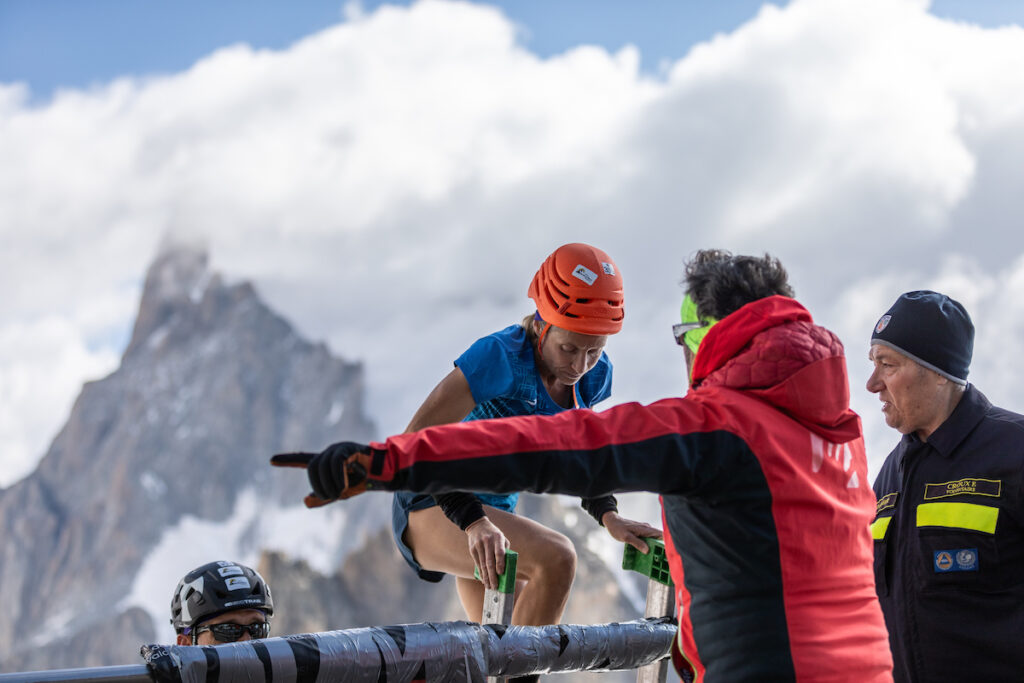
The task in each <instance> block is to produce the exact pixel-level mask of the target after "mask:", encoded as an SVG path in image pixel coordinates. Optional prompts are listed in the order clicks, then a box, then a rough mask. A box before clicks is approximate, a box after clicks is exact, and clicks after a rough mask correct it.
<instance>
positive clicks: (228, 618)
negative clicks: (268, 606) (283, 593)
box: [178, 609, 267, 645]
mask: <svg viewBox="0 0 1024 683" xmlns="http://www.w3.org/2000/svg"><path fill="white" fill-rule="evenodd" d="M266 620H267V617H266V615H265V614H263V612H261V611H260V610H258V609H240V610H235V611H233V612H225V613H224V614H221V615H219V616H216V617H213V618H211V619H208V620H206V621H204V622H203V623H201V624H199V626H197V627H196V628H197V629H202V628H203V627H204V626H213V625H214V624H239V625H241V626H248V625H249V624H262V623H264V622H266ZM243 640H252V637H251V636H250V635H249V632H248V631H243V632H242V637H241V638H239V639H238V641H235V642H240V641H243ZM191 644H192V639H191V636H187V635H185V634H179V635H178V645H191ZM223 644H224V641H220V640H217V639H216V638H215V637H214V635H213V633H212V632H211V631H207V630H203V631H202V632H201V633H200V634H199V635H198V636H196V645H223Z"/></svg>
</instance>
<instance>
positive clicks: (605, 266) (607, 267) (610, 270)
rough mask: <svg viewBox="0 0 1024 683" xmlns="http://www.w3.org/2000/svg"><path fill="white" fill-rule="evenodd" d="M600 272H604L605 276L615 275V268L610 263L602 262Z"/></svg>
mask: <svg viewBox="0 0 1024 683" xmlns="http://www.w3.org/2000/svg"><path fill="white" fill-rule="evenodd" d="M601 270H603V271H604V274H605V275H612V276H614V275H615V266H613V265H612V264H610V263H605V262H604V261H601Z"/></svg>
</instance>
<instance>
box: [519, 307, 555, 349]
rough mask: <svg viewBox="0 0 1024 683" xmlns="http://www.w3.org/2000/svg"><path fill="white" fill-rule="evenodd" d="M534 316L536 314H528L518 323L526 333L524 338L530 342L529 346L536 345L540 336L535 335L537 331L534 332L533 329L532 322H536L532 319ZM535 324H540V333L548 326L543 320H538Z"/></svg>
mask: <svg viewBox="0 0 1024 683" xmlns="http://www.w3.org/2000/svg"><path fill="white" fill-rule="evenodd" d="M535 315H536V313H530V314H529V315H526V316H523V320H522V322H521V323H519V324H520V325H522V326H523V330H525V331H526V338H527V339H529V340H530V344H534V345H535V344H536V343H537V340H538V339H540V335H539V334H537V330H535V329H534V327H533V321H534V320H537V319H536V318H535V317H534V316H535ZM537 322H539V323H540V329H541V331H543V330H544V328H545V327H547V326H548V322H547V321H545V320H538V321H537Z"/></svg>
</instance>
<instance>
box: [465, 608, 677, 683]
mask: <svg viewBox="0 0 1024 683" xmlns="http://www.w3.org/2000/svg"><path fill="white" fill-rule="evenodd" d="M484 628H485V630H487V631H488V632H489V635H488V640H489V642H488V645H487V648H486V649H487V654H488V662H487V667H488V674H489V675H491V676H522V675H526V674H531V673H538V674H539V673H557V672H566V671H617V670H622V669H636V668H639V667H641V666H644V665H646V664H650V663H651V662H654V661H657V660H659V659H662V658H664V657H667V656H668V654H669V649H670V648H671V646H672V639H673V638H674V637H675V634H676V624H675V622H674V621H673V620H671V619H666V618H663V619H642V620H636V621H630V622H625V623H617V624H598V625H593V626H579V625H575V624H557V625H553V626H509V627H506V628H505V629H502V628H501V627H494V626H487V627H484ZM502 631H504V632H502Z"/></svg>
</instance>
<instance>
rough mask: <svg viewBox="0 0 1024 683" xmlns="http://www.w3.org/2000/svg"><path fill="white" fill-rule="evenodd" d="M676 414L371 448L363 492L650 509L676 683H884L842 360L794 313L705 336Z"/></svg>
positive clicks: (623, 414) (424, 436)
mask: <svg viewBox="0 0 1024 683" xmlns="http://www.w3.org/2000/svg"><path fill="white" fill-rule="evenodd" d="M692 378H693V386H692V388H691V390H690V391H689V393H688V394H687V395H686V396H685V397H684V398H674V399H665V400H662V401H658V402H656V403H653V404H650V405H647V406H641V405H639V404H636V403H629V404H623V405H619V406H615V407H613V408H610V409H608V410H606V411H603V412H599V413H598V412H592V411H575V410H573V411H567V412H565V413H562V414H559V415H555V416H544V417H541V416H530V417H515V418H504V419H499V420H482V421H478V422H470V423H461V424H454V425H441V426H437V427H431V428H428V429H424V430H422V431H420V432H416V433H412V434H404V435H401V436H396V437H392V438H391V439H388V441H387V442H386V443H385V444H374V447H375V448H380V449H383V450H384V451H385V452H384V454H383V456H382V457H381V458H379V459H378V460H377V462H375V466H374V468H373V473H371V478H372V479H377V480H379V481H380V482H382V485H378V486H379V487H381V488H388V489H405V490H411V491H422V492H426V493H435V492H441V491H450V490H474V491H496V492H511V491H520V490H528V491H535V492H539V493H565V494H571V495H577V496H587V497H593V496H598V495H605V494H609V493H616V492H623V491H651V492H655V493H659V494H661V501H662V510H663V518H664V523H665V531H666V535H665V539H666V548H667V551H668V558H669V563H670V567H671V570H672V578H673V581H674V583H675V586H676V598H677V601H676V604H677V605H678V609H679V615H678V617H679V638H678V642H677V646H678V650H677V652H675V653H674V654H675V657H674V659H675V663H676V666H677V670H679V673H680V676H681V677H682V679H683V680H685V681H690V680H696V681H706V683H717V682H726V683H736V682H737V681H768V680H771V681H850V682H851V683H852V682H854V681H856V682H857V683H870V682H882V681H891V680H892V657H891V655H890V652H889V643H888V636H887V634H886V630H885V625H884V622H883V619H882V612H881V609H880V607H879V603H878V599H877V597H876V595H875V589H874V574H873V568H872V539H871V534H870V532H869V528H868V527H869V524H870V523H871V520H872V519H873V517H874V505H875V498H874V494H873V492H872V490H871V487H870V485H869V482H868V481H867V475H868V473H867V461H866V458H865V454H864V442H863V439H862V436H861V427H860V419H859V418H858V417H857V415H856V414H855V413H854V412H852V411H851V410H850V408H849V387H848V382H847V377H846V365H845V359H844V356H843V349H842V344H841V343H840V342H839V340H838V339H837V338H836V337H835V335H833V334H832V333H831V332H829V331H828V330H826V329H824V328H822V327H818V326H816V325H814V324H813V322H812V320H811V316H810V314H809V313H808V312H807V310H806V309H804V308H803V307H802V306H801V305H800V304H799V303H797V302H796V301H794V300H792V299H789V298H785V297H779V296H775V297H769V298H766V299H761V300H758V301H755V302H753V303H750V304H748V305H746V306H744V307H743V308H741V309H740V310H738V311H736V312H735V313H733V314H731V315H729V316H727V317H726V318H724V319H723V320H721V321H720V322H719V323H717V324H716V325H715V326H714V327H713V328H712V329H711V330H710V331H709V332H708V334H707V336H706V337H705V339H704V341H703V343H702V345H701V348H700V351H699V353H698V354H697V357H696V359H695V363H694V368H693V373H692Z"/></svg>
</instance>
